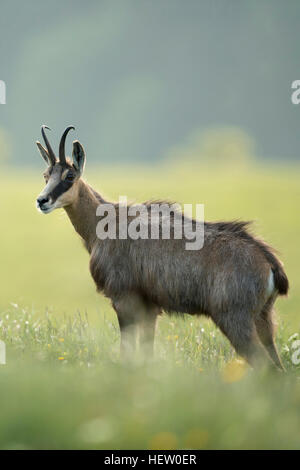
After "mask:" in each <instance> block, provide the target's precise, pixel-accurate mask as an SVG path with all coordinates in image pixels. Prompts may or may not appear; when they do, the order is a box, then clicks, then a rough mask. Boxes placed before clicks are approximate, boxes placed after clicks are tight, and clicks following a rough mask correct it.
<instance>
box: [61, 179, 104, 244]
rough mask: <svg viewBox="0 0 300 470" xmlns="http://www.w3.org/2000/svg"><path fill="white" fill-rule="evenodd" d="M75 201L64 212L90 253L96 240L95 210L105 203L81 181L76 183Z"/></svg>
mask: <svg viewBox="0 0 300 470" xmlns="http://www.w3.org/2000/svg"><path fill="white" fill-rule="evenodd" d="M78 184H79V188H78V194H77V198H76V200H75V201H74V202H73V203H72V204H70V205H69V206H66V207H65V210H66V212H67V214H68V216H69V218H70V220H71V222H72V224H73V226H74V228H75V230H76V232H77V233H78V234H79V235H80V236H81V237H82V238H83V240H84V242H85V245H86V247H87V249H88V251H89V252H90V251H91V249H92V246H93V244H94V242H95V240H96V225H97V222H98V220H97V217H96V210H97V207H98V206H99V204H101V203H103V202H105V201H104V199H102V197H101V196H100V195H99V194H98V193H97V192H96V191H94V190H93V188H91V187H90V186H89V185H88V184H87V183H85V182H84V181H82V180H79V182H78Z"/></svg>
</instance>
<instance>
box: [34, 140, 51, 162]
mask: <svg viewBox="0 0 300 470" xmlns="http://www.w3.org/2000/svg"><path fill="white" fill-rule="evenodd" d="M36 145H37V146H38V149H39V151H40V154H41V155H42V157H43V159H44V160H45V162H46V163H47V165H49V166H50V165H51V162H50V158H49V154H48V152H47V150H46V149H45V148H44V147H43V146H42V144H41V143H40V142H39V141H37V142H36Z"/></svg>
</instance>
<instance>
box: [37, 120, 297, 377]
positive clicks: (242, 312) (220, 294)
mask: <svg viewBox="0 0 300 470" xmlns="http://www.w3.org/2000/svg"><path fill="white" fill-rule="evenodd" d="M45 128H47V129H49V128H48V127H47V126H42V136H43V139H44V141H45V146H46V148H45V147H43V146H42V145H41V144H40V142H37V146H38V148H39V151H40V153H41V155H42V157H43V158H44V160H45V161H46V163H47V165H48V168H47V170H46V172H45V173H44V177H45V180H46V187H45V188H44V190H43V191H42V193H41V194H40V195H39V197H38V199H37V208H38V209H39V210H40V211H41V212H42V213H44V214H47V213H49V212H51V211H52V210H54V209H57V208H64V209H65V211H66V212H67V214H68V216H69V218H70V220H71V222H72V224H73V226H74V228H75V230H76V231H77V232H78V234H79V235H80V236H81V238H82V239H83V241H84V244H85V246H86V248H87V251H88V252H89V255H90V272H91V275H92V277H93V279H94V281H95V283H96V286H97V290H98V291H99V292H102V293H104V295H105V296H107V297H108V298H110V299H111V302H112V305H113V308H114V310H115V311H116V314H117V317H118V321H119V326H120V331H121V354H122V353H125V352H126V351H127V352H128V351H132V350H133V349H134V348H135V345H136V335H137V332H138V330H139V338H140V343H141V346H142V347H143V348H145V349H144V350H145V351H146V353H147V354H151V353H152V350H153V343H154V335H155V324H156V319H157V316H158V315H159V314H160V313H161V312H162V311H165V312H167V313H172V312H175V313H178V314H179V313H188V314H195V315H200V314H203V315H206V316H208V317H210V318H211V319H212V320H213V321H214V323H215V324H216V325H217V326H218V327H219V328H220V330H221V331H222V332H223V333H224V335H225V336H226V337H227V338H228V339H229V341H230V342H231V344H232V345H233V347H234V348H235V350H236V352H237V353H238V354H239V355H241V356H242V357H244V358H245V359H246V360H247V361H248V362H249V363H250V364H251V365H252V366H253V365H256V364H257V363H259V362H258V361H257V359H262V360H263V361H264V362H265V361H266V363H268V364H269V365H272V366H273V367H277V368H279V369H283V366H282V363H281V360H280V358H279V355H278V353H277V349H276V346H275V342H274V325H273V320H272V317H273V304H274V302H275V300H276V297H277V296H278V295H286V294H287V293H288V288H289V282H288V279H287V276H286V274H285V272H284V270H283V267H282V264H281V262H280V261H279V260H278V258H277V257H276V256H275V254H274V251H273V249H272V248H271V247H270V246H268V245H267V244H266V243H265V242H263V241H261V240H259V239H257V238H255V237H254V236H253V235H252V234H251V233H250V232H249V231H248V223H247V222H240V221H233V222H216V223H213V222H206V223H204V244H203V247H202V249H200V250H190V251H188V250H185V245H184V244H185V242H186V239H184V237H183V238H182V239H176V238H175V237H174V236H171V238H170V239H163V238H162V237H161V231H160V236H159V237H158V239H151V238H150V239H142V238H138V239H131V238H129V237H127V238H126V239H123V238H121V237H119V236H117V237H116V238H115V239H111V238H106V239H99V238H98V237H97V234H96V227H97V223H98V222H99V217H98V216H97V214H96V211H97V208H98V207H99V206H100V205H101V204H105V203H106V201H105V200H104V199H103V198H102V197H101V196H100V195H99V194H98V193H97V192H96V191H94V189H92V188H91V187H90V186H89V185H88V184H87V183H86V182H84V181H83V179H82V178H81V176H82V173H83V169H84V165H85V152H84V149H83V147H82V145H81V144H80V142H79V141H77V140H76V141H74V142H73V154H72V157H73V158H72V160H71V159H69V158H66V156H65V141H66V136H67V134H68V132H69V131H70V130H71V129H74V127H72V126H70V127H68V128H67V129H66V130H65V132H64V133H63V135H62V138H61V141H60V145H59V158H58V159H57V158H56V156H55V153H54V152H53V150H52V148H51V146H50V143H49V141H48V139H47V136H46V134H45ZM111 204H113V207H114V208H115V211H116V216H117V218H118V217H119V214H120V204H118V203H111ZM145 204H146V207H147V211H150V205H151V202H147V203H145ZM167 204H168V203H167ZM128 218H129V216H128ZM184 218H185V216H183V215H182V221H184ZM127 221H128V220H127ZM193 222H195V221H193ZM151 223H152V222H151V220H150V224H151ZM172 224H173V225H174V217H173V219H172V220H171V226H172ZM161 225H162V222H160V228H162V226H161ZM118 233H119V232H118ZM267 353H268V354H267Z"/></svg>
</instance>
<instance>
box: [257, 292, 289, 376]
mask: <svg viewBox="0 0 300 470" xmlns="http://www.w3.org/2000/svg"><path fill="white" fill-rule="evenodd" d="M274 300H275V298H271V299H270V300H268V302H267V303H266V305H265V306H264V307H263V309H262V311H261V312H260V314H259V315H258V316H257V317H256V318H255V325H256V331H257V334H258V336H259V338H260V340H261V342H262V344H263V345H264V346H265V348H266V350H267V351H268V353H269V355H270V357H271V359H272V361H273V362H274V364H275V365H276V366H277V367H278V369H280V370H283V371H284V370H285V369H284V367H283V365H282V362H281V359H280V357H279V355H278V352H277V348H276V345H275V342H274V324H273V321H272V316H273V312H274V311H273V304H274Z"/></svg>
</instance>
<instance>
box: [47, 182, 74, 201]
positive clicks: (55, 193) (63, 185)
mask: <svg viewBox="0 0 300 470" xmlns="http://www.w3.org/2000/svg"><path fill="white" fill-rule="evenodd" d="M71 186H73V181H66V180H64V181H60V182H59V183H58V185H57V186H55V188H54V189H53V190H52V191H51V193H49V197H51V199H52V201H53V202H55V201H56V199H58V198H59V196H61V195H62V194H63V193H65V192H67V191H68V189H70V188H71Z"/></svg>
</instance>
